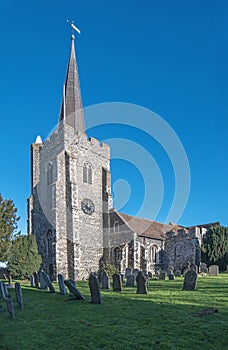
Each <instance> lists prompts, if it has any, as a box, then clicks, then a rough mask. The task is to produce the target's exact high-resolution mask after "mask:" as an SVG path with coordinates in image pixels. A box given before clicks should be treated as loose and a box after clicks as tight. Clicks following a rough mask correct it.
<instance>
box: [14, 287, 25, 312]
mask: <svg viewBox="0 0 228 350" xmlns="http://www.w3.org/2000/svg"><path fill="white" fill-rule="evenodd" d="M15 293H16V301H17V303H18V305H19V306H20V308H21V309H23V308H24V305H23V298H22V289H21V285H20V283H18V282H16V283H15Z"/></svg>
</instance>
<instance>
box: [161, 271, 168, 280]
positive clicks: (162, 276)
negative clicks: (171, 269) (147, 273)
mask: <svg viewBox="0 0 228 350" xmlns="http://www.w3.org/2000/svg"><path fill="white" fill-rule="evenodd" d="M166 276H167V273H166V271H160V274H159V279H160V280H165V279H166Z"/></svg>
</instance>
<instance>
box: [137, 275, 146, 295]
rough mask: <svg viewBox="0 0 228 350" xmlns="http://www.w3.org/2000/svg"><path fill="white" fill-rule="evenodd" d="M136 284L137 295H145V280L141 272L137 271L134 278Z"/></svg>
mask: <svg viewBox="0 0 228 350" xmlns="http://www.w3.org/2000/svg"><path fill="white" fill-rule="evenodd" d="M136 283H137V290H136V293H137V294H147V278H146V276H145V275H144V273H143V272H142V271H139V273H138V276H137V277H136Z"/></svg>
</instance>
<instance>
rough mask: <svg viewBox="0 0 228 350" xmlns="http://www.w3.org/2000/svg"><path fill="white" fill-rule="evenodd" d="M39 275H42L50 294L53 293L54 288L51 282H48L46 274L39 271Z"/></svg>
mask: <svg viewBox="0 0 228 350" xmlns="http://www.w3.org/2000/svg"><path fill="white" fill-rule="evenodd" d="M41 273H42V277H43V280H44V282H45V283H46V285H47V286H48V288H49V291H50V293H55V288H54V286H53V284H52V283H51V280H50V278H49V276H48V274H47V273H46V272H44V271H41Z"/></svg>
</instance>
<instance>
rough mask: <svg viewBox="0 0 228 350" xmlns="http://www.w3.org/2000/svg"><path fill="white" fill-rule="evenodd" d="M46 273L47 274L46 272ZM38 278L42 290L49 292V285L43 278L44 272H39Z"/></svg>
mask: <svg viewBox="0 0 228 350" xmlns="http://www.w3.org/2000/svg"><path fill="white" fill-rule="evenodd" d="M44 273H45V272H44ZM38 277H39V281H40V288H41V289H43V290H47V289H48V285H47V283H46V281H45V279H44V277H43V270H40V271H39V272H38Z"/></svg>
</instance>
